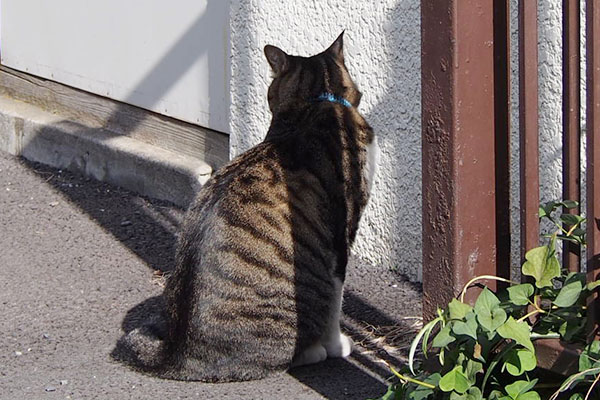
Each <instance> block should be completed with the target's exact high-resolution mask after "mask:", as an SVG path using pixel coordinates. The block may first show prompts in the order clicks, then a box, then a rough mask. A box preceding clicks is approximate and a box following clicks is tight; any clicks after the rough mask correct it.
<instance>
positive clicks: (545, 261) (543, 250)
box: [521, 246, 560, 288]
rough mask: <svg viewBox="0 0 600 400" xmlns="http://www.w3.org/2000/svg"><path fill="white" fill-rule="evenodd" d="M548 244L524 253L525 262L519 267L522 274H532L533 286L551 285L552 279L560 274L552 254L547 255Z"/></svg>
mask: <svg viewBox="0 0 600 400" xmlns="http://www.w3.org/2000/svg"><path fill="white" fill-rule="evenodd" d="M549 251H550V249H549V248H548V246H540V247H536V248H534V249H531V250H529V251H528V252H527V253H526V254H525V259H526V260H527V261H525V263H524V264H523V267H522V268H521V270H522V272H523V275H528V276H533V278H534V279H535V286H537V287H538V288H543V287H546V286H552V279H553V278H556V277H558V276H560V264H559V263H558V260H557V259H556V256H555V255H554V254H551V255H549Z"/></svg>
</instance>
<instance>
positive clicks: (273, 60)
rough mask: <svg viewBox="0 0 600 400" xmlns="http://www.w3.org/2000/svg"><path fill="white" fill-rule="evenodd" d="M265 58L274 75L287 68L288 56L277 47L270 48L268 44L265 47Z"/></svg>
mask: <svg viewBox="0 0 600 400" xmlns="http://www.w3.org/2000/svg"><path fill="white" fill-rule="evenodd" d="M265 56H266V57H267V61H268V62H269V65H270V66H271V69H273V72H274V73H275V75H279V74H281V73H282V72H283V71H285V69H286V68H287V67H288V64H289V60H288V58H289V56H288V55H287V54H286V53H285V51H283V50H281V49H280V48H278V47H275V46H271V45H270V44H268V45H266V46H265Z"/></svg>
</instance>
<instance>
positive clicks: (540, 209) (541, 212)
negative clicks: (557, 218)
mask: <svg viewBox="0 0 600 400" xmlns="http://www.w3.org/2000/svg"><path fill="white" fill-rule="evenodd" d="M549 215H550V214H549V213H547V212H546V210H544V207H542V206H539V207H538V216H539V218H540V219H542V218H544V217H547V216H549Z"/></svg>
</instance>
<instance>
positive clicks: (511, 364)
mask: <svg viewBox="0 0 600 400" xmlns="http://www.w3.org/2000/svg"><path fill="white" fill-rule="evenodd" d="M536 366H537V359H536V358H535V354H534V353H532V352H531V351H529V350H527V349H512V350H511V351H510V352H509V353H508V354H507V355H506V360H505V362H504V367H503V369H506V371H508V373H509V374H511V375H512V376H521V375H523V374H524V373H525V372H527V371H532V370H534V369H535V367H536Z"/></svg>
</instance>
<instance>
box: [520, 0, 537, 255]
mask: <svg viewBox="0 0 600 400" xmlns="http://www.w3.org/2000/svg"><path fill="white" fill-rule="evenodd" d="M537 46H538V37H537V0H519V131H520V165H521V168H520V174H521V183H520V186H521V258H522V259H524V258H525V252H526V251H527V250H529V249H531V248H533V247H536V246H538V244H539V221H538V218H539V215H538V207H539V203H540V189H539V187H540V183H539V182H540V177H539V176H540V172H539V147H538V141H539V139H538V56H537V54H538V48H537Z"/></svg>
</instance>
